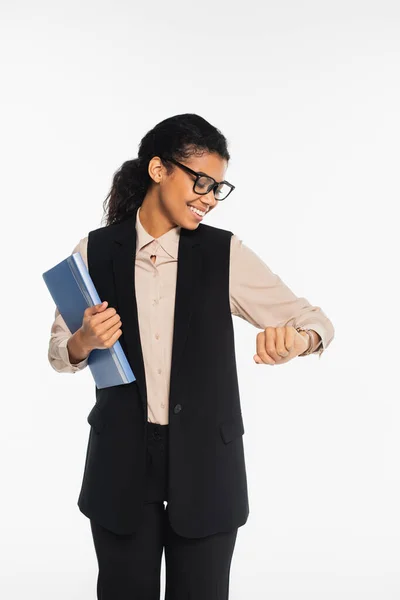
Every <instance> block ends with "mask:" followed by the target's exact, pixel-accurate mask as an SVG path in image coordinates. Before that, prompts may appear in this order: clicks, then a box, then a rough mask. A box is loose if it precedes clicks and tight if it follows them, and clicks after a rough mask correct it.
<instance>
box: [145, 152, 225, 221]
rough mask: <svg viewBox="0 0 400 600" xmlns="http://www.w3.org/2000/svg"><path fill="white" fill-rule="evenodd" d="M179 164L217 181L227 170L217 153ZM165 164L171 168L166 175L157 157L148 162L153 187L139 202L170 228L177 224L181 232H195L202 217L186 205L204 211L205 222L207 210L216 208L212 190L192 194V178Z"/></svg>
mask: <svg viewBox="0 0 400 600" xmlns="http://www.w3.org/2000/svg"><path fill="white" fill-rule="evenodd" d="M179 162H180V163H182V164H183V165H186V166H187V167H189V168H190V169H192V170H193V171H196V172H201V173H203V174H205V175H209V176H210V177H213V178H214V179H215V180H216V181H217V182H220V181H223V180H224V179H225V172H226V169H227V167H228V163H227V160H226V159H224V158H222V157H221V156H220V155H219V154H216V153H209V152H205V153H204V154H203V155H202V156H196V155H195V156H192V157H190V158H189V159H185V160H180V161H179ZM169 164H170V165H171V167H172V172H171V173H170V174H168V173H167V170H166V168H165V167H164V165H163V164H162V162H161V160H160V159H159V157H154V158H152V159H151V161H150V162H149V174H150V176H151V178H152V179H153V181H154V182H155V184H153V185H152V186H151V189H150V191H149V192H148V194H147V198H145V200H144V201H143V208H144V209H145V205H146V204H150V205H151V208H152V211H154V209H156V210H157V209H158V210H159V211H160V212H161V215H162V217H163V220H164V219H166V220H167V221H169V222H170V223H171V226H176V225H179V226H181V227H183V228H185V229H196V228H197V227H198V225H199V223H200V222H201V221H202V220H203V217H202V216H201V215H197V214H196V213H195V212H193V211H192V210H191V209H190V208H189V206H192V207H193V208H196V209H198V210H200V211H202V212H203V213H204V212H206V216H205V217H204V219H206V218H207V214H208V213H209V211H210V210H213V209H214V208H215V207H216V206H217V204H218V200H216V199H215V197H214V192H213V190H211V191H210V192H209V193H208V194H205V195H202V194H197V193H196V192H194V191H193V185H194V182H195V180H196V176H195V175H192V174H191V173H188V172H187V171H185V170H184V169H182V168H181V167H179V166H178V165H174V164H173V163H169ZM161 215H160V216H161Z"/></svg>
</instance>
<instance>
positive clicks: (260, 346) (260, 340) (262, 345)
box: [256, 327, 275, 365]
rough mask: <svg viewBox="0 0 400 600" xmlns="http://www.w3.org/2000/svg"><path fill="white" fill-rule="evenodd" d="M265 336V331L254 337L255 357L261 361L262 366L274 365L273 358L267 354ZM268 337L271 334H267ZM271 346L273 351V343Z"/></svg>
mask: <svg viewBox="0 0 400 600" xmlns="http://www.w3.org/2000/svg"><path fill="white" fill-rule="evenodd" d="M267 329H273V328H271V327H269V328H267ZM267 335H268V334H267V330H265V331H260V333H258V334H257V337H256V350H257V356H258V357H259V358H260V359H261V361H262V362H263V363H264V364H266V365H274V364H275V360H274V358H272V356H271V355H270V354H269V352H267ZM269 335H270V336H271V333H269ZM273 346H274V349H275V342H274V345H273Z"/></svg>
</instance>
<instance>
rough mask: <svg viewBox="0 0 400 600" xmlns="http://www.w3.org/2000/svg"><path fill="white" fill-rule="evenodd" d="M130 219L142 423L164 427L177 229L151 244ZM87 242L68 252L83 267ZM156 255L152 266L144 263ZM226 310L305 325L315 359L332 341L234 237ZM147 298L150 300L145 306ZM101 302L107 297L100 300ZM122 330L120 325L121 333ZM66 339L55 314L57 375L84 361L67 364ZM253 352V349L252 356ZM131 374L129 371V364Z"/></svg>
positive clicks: (305, 305)
mask: <svg viewBox="0 0 400 600" xmlns="http://www.w3.org/2000/svg"><path fill="white" fill-rule="evenodd" d="M139 215H140V208H139V210H138V211H137V216H136V232H137V237H136V260H135V282H136V300H137V308H138V320H139V331H140V339H141V344H142V353H143V360H144V368H145V376H146V385H147V397H148V420H149V421H151V422H153V423H159V424H162V425H164V424H167V423H168V398H169V383H170V367H171V356H172V335H173V314H174V305H175V285H176V276H177V257H178V244H179V236H180V229H181V228H180V227H178V226H177V227H175V228H173V229H171V230H170V231H168V232H167V233H165V234H163V235H162V236H161V237H159V238H157V239H155V238H153V237H152V236H151V235H150V234H149V233H147V231H146V230H145V229H144V227H143V225H142V224H141V222H140V218H139ZM87 243H88V237H85V238H83V239H81V240H80V242H79V243H78V244H77V245H76V246H75V248H74V249H73V251H72V253H74V252H80V254H81V256H82V259H83V261H84V263H85V264H86V266H87ZM151 255H156V260H155V263H153V261H152V260H151V259H150V256H151ZM229 294H230V306H231V313H232V315H236V316H237V317H241V318H242V319H245V320H246V321H248V322H249V323H251V324H252V325H254V327H257V328H259V329H265V328H266V327H283V326H286V325H292V326H293V327H299V326H305V327H308V328H310V329H313V330H314V331H316V332H317V333H318V334H319V335H320V336H321V340H322V342H321V344H320V347H319V348H317V349H316V351H315V352H314V354H318V355H319V358H320V357H321V355H322V353H323V352H324V351H325V350H326V348H327V347H328V345H329V344H330V343H331V341H332V339H333V337H334V328H333V325H332V323H331V321H330V320H329V319H328V317H327V316H326V315H325V314H324V313H323V311H322V310H321V309H320V308H319V307H318V306H311V304H309V302H308V301H307V300H306V298H298V297H297V296H296V295H295V294H294V293H293V292H292V291H291V290H290V289H289V287H288V286H287V285H285V283H284V282H283V281H282V280H281V279H280V277H279V276H278V275H276V274H275V273H273V272H272V271H271V270H270V269H269V267H268V266H267V265H266V264H265V263H264V262H263V261H262V260H261V258H260V257H259V256H258V255H257V254H255V253H254V252H253V251H252V250H251V249H250V248H248V247H247V246H246V245H245V244H243V242H242V241H241V240H240V239H239V238H238V237H237V236H236V235H232V237H231V253H230V282H229ZM149 299H151V301H149ZM101 300H107V298H101ZM123 328H124V325H123V324H122V330H123ZM71 335H72V333H71V331H70V330H69V329H68V327H67V325H66V323H65V321H64V319H63V318H62V316H61V315H60V313H59V311H58V309H57V308H56V310H55V320H54V322H53V325H52V327H51V333H50V341H49V349H48V359H49V362H50V365H51V366H52V367H53V369H54V370H55V371H58V372H59V373H75V372H76V371H81V370H82V369H84V368H85V367H86V366H87V363H88V358H86V359H85V360H83V361H81V362H79V363H77V364H71V363H70V361H69V354H68V349H67V342H68V339H69V337H70V336H71ZM255 352H256V349H255V347H254V353H255ZM132 369H133V372H135V366H134V365H132Z"/></svg>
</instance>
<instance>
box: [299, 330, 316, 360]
mask: <svg viewBox="0 0 400 600" xmlns="http://www.w3.org/2000/svg"><path fill="white" fill-rule="evenodd" d="M296 331H298V332H299V333H300V331H306V332H307V333H308V338H309V340H310V344H309V346H308V348H307V350H306V351H305V352H303V353H302V354H299V356H308V355H309V354H312V353H313V352H315V350H317V348H319V347H320V344H318V345H317V348H314V349H313V343H314V337H313V334H312V333H311V330H310V329H306V328H305V327H296Z"/></svg>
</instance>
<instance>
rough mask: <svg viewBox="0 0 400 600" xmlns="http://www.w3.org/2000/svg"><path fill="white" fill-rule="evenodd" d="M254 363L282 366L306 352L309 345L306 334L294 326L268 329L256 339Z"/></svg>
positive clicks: (261, 332)
mask: <svg viewBox="0 0 400 600" xmlns="http://www.w3.org/2000/svg"><path fill="white" fill-rule="evenodd" d="M256 340H257V341H256V354H255V355H254V356H253V359H254V362H256V363H258V364H262V363H264V364H266V365H274V364H275V365H282V364H283V363H287V362H289V360H292V358H295V357H296V356H298V355H299V354H302V353H303V352H305V351H306V350H307V348H308V344H309V336H308V334H307V333H306V332H303V333H299V332H298V331H296V329H295V328H294V327H292V326H287V327H266V328H265V330H264V331H260V333H258V334H257V338H256Z"/></svg>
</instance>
